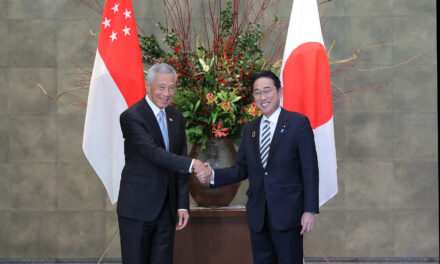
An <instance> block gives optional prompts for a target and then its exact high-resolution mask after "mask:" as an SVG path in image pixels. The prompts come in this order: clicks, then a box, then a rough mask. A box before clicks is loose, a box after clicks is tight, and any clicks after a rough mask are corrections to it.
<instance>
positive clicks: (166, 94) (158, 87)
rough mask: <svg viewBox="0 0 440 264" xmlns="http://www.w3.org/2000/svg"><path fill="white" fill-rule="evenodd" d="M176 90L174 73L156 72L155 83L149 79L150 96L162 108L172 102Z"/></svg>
mask: <svg viewBox="0 0 440 264" xmlns="http://www.w3.org/2000/svg"><path fill="white" fill-rule="evenodd" d="M175 90H176V80H175V77H174V74H172V73H161V72H156V75H155V76H154V83H152V84H151V83H150V82H149V81H147V94H148V98H150V100H151V101H152V102H153V103H154V104H155V105H156V106H157V107H159V108H160V109H163V108H165V107H167V106H168V105H169V104H170V103H171V100H173V97H174V92H175Z"/></svg>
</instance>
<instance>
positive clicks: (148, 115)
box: [140, 99, 165, 147]
mask: <svg viewBox="0 0 440 264" xmlns="http://www.w3.org/2000/svg"><path fill="white" fill-rule="evenodd" d="M140 108H141V110H142V111H141V112H142V113H141V114H142V116H143V117H144V118H142V120H145V121H144V125H145V127H148V128H151V129H150V131H151V132H152V136H153V138H154V139H155V140H156V142H158V143H159V144H160V145H161V146H162V147H165V142H164V141H163V138H162V133H161V132H160V127H159V123H158V122H157V119H156V117H155V116H154V113H153V110H151V107H150V106H149V105H148V103H147V101H146V100H145V99H142V101H141V107H140Z"/></svg>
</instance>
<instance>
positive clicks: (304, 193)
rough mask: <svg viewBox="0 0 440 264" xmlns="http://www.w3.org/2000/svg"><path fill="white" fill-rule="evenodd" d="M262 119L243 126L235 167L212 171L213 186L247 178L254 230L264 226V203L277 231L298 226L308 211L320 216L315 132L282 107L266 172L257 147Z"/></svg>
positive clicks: (304, 119)
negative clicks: (213, 176) (213, 174)
mask: <svg viewBox="0 0 440 264" xmlns="http://www.w3.org/2000/svg"><path fill="white" fill-rule="evenodd" d="M261 119H262V118H261V117H259V118H257V119H256V120H254V121H252V122H251V123H249V124H248V125H246V126H245V127H244V128H243V134H242V139H241V144H240V147H239V150H238V154H237V164H236V165H235V166H233V167H230V168H223V169H216V170H214V171H215V183H214V185H213V187H216V186H222V185H226V184H231V183H234V182H238V181H241V180H244V179H246V178H249V189H248V190H247V192H246V195H247V196H248V202H247V205H246V211H247V218H248V225H249V228H250V230H251V231H253V232H259V231H261V230H262V228H263V224H264V216H265V213H266V204H267V210H268V212H267V214H268V216H269V217H270V220H271V223H272V225H273V226H274V228H275V229H276V230H278V231H281V230H286V229H290V228H293V227H299V226H300V225H301V217H302V214H303V213H304V212H314V213H318V212H319V201H318V189H319V187H318V181H319V176H318V161H317V156H316V149H315V141H314V136H313V130H312V128H311V126H310V122H309V120H308V118H307V117H306V116H304V115H302V114H299V113H296V112H289V111H286V110H284V109H281V113H280V116H279V118H278V123H277V125H276V129H275V131H274V134H273V136H272V142H271V144H270V150H269V156H268V161H267V165H266V169H265V168H263V165H262V163H261V156H260V146H259V145H260V139H259V133H260V122H261Z"/></svg>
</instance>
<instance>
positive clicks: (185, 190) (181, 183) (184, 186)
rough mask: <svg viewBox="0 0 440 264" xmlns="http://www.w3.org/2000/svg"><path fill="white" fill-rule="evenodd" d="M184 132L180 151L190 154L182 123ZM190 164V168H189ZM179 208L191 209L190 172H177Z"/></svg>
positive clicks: (180, 152) (183, 154)
mask: <svg viewBox="0 0 440 264" xmlns="http://www.w3.org/2000/svg"><path fill="white" fill-rule="evenodd" d="M181 129H182V133H181V137H182V139H181V142H183V143H182V144H181V148H180V151H179V152H178V154H179V155H181V156H185V157H186V156H187V155H188V147H187V145H186V136H185V127H184V125H183V120H182V125H181ZM189 166H190V165H188V168H187V169H189ZM176 181H177V186H176V187H177V208H178V209H187V210H189V185H188V173H178V174H177V179H176Z"/></svg>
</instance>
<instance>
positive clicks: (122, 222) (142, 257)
mask: <svg viewBox="0 0 440 264" xmlns="http://www.w3.org/2000/svg"><path fill="white" fill-rule="evenodd" d="M118 220H119V232H120V236H121V253H122V263H123V264H147V263H152V264H156V263H161V264H162V263H164V264H167V263H169V264H172V263H173V244H174V230H175V224H174V223H173V221H172V217H171V211H170V206H169V203H168V199H167V201H166V202H165V204H164V206H163V208H162V210H161V212H160V214H159V216H158V217H157V219H156V220H154V221H151V222H143V221H138V220H135V219H130V218H126V217H122V216H118Z"/></svg>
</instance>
